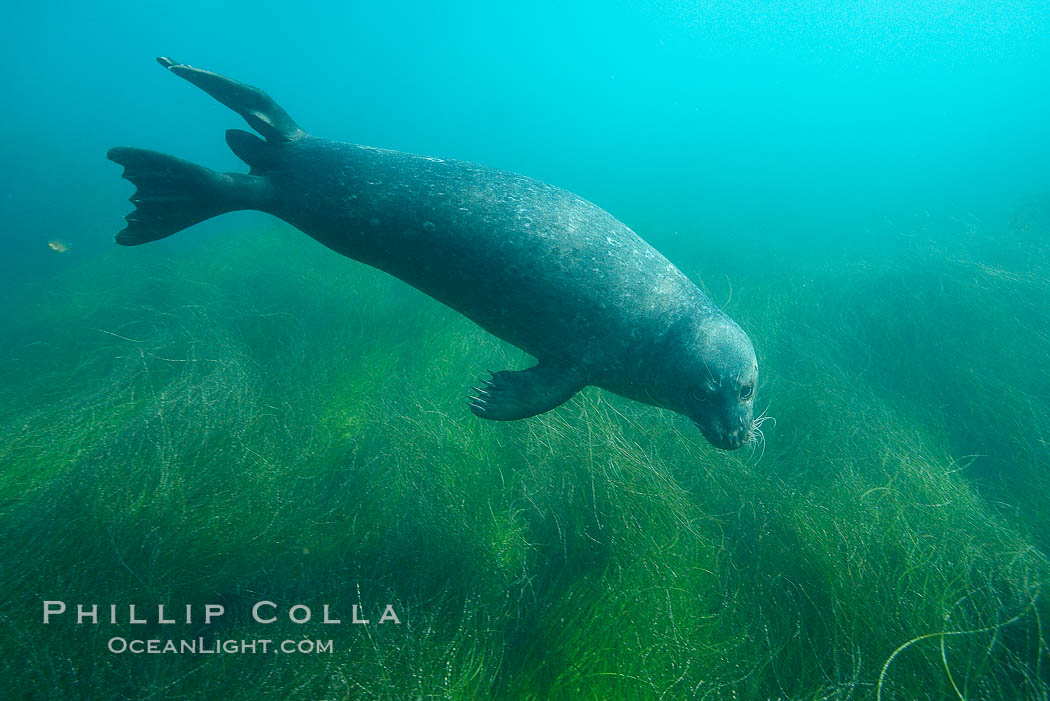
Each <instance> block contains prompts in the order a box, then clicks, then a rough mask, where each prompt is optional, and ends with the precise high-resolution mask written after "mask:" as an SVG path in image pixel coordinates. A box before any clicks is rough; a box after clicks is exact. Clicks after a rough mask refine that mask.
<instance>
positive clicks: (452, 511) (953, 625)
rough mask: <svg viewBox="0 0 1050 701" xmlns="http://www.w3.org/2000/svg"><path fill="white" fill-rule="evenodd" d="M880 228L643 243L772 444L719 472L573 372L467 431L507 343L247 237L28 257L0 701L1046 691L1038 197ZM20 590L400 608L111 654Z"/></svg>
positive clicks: (275, 235)
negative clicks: (801, 251) (697, 296)
mask: <svg viewBox="0 0 1050 701" xmlns="http://www.w3.org/2000/svg"><path fill="white" fill-rule="evenodd" d="M992 228H993V229H994V227H992ZM638 229H639V230H640V231H641V230H644V223H642V224H640V225H638ZM903 234H908V235H903ZM903 234H902V235H901V236H900V237H899V241H897V243H896V244H895V245H894V246H891V247H888V249H887V250H886V251H884V252H883V253H882V254H881V255H880V256H872V257H868V258H864V259H860V258H857V257H853V258H843V259H842V260H839V261H833V260H830V259H821V260H813V261H811V262H810V263H809V264H806V263H800V262H798V261H794V262H792V263H790V264H789V263H788V262H783V263H778V262H776V261H775V260H772V259H771V258H769V257H766V258H762V257H761V256H760V255H757V254H755V253H750V254H746V255H742V254H741V253H740V252H739V251H737V252H735V254H731V253H728V252H721V251H719V250H718V249H717V246H716V244H714V243H712V244H711V245H710V246H706V248H707V250H708V253H709V257H705V258H704V259H697V260H683V259H682V257H681V256H678V257H677V258H676V260H675V262H676V263H678V264H679V266H680V267H681V268H682V269H683V270H685V271H687V272H692V271H696V272H698V273H700V275H701V276H702V278H703V279H704V280H705V281H707V282H709V288H710V290H711V293H712V295H713V297H714V298H715V299H716V300H726V301H727V302H728V308H729V311H730V312H731V313H732V315H733V316H734V318H736V319H738V320H739V321H740V322H741V325H742V326H743V327H744V328H745V329H746V330H747V331H748V333H749V334H750V335H751V337H752V338H753V339H754V342H755V346H756V348H757V349H758V351H759V354H760V359H759V362H760V364H761V367H762V369H763V379H762V383H761V386H760V388H759V390H758V407H756V409H761V408H765V407H766V406H767V405H768V413H769V414H770V415H772V416H774V417H775V422H774V421H773V420H770V421H767V422H766V423H765V425H764V426H763V430H764V432H765V438H766V440H765V442H764V444H763V445H756V446H755V450H753V451H749V450H748V449H746V448H745V449H743V450H740V451H736V452H733V453H727V452H722V451H717V450H715V449H713V448H711V447H710V446H709V445H708V444H707V442H706V441H705V440H703V438H702V437H701V436H700V435H699V434H698V433H697V431H696V429H695V428H694V427H693V426H692V425H691V424H690V423H689V421H688V420H685V419H680V418H676V417H675V416H673V415H672V414H670V413H669V412H662V411H660V410H657V409H653V408H651V407H645V406H642V405H639V404H637V403H633V402H630V401H627V400H621V399H619V398H617V397H615V396H613V395H611V394H607V393H602V392H601V391H599V390H595V389H593V388H589V389H587V390H585V391H584V392H583V393H582V394H581V395H580V396H579V397H577V398H575V399H573V400H572V401H570V402H569V403H568V404H566V405H564V406H562V407H560V408H558V409H557V410H554V411H552V412H550V413H548V414H544V415H542V416H539V417H535V418H532V419H528V420H525V421H521V422H516V423H509V424H494V423H490V422H485V421H481V420H478V419H476V418H474V417H473V416H471V415H470V413H469V412H468V411H467V409H466V407H465V405H464V398H465V392H466V390H467V389H468V388H469V385H470V382H471V380H472V379H473V378H475V377H477V376H478V375H479V374H481V372H482V371H484V370H485V369H488V368H500V367H514V366H520V365H521V364H522V363H523V362H524V361H525V357H524V356H523V355H522V354H521V353H519V352H518V351H516V350H514V349H513V348H510V347H509V346H506V345H504V344H502V343H500V342H499V341H497V340H495V339H493V338H492V337H490V336H487V335H486V334H485V333H484V332H482V331H480V330H479V329H478V328H476V327H475V326H473V325H472V324H471V323H470V322H469V321H467V320H465V319H463V318H462V317H460V316H458V315H457V314H455V313H454V312H452V311H450V310H448V309H445V308H444V307H442V306H440V305H438V304H437V303H434V302H433V301H431V300H429V299H428V298H426V297H424V296H423V295H422V294H421V293H418V292H416V291H415V290H412V289H411V288H408V287H407V286H405V285H403V284H401V283H399V282H397V281H396V280H393V279H391V278H388V277H385V276H384V275H382V274H381V273H378V272H376V271H374V270H371V269H368V268H366V267H365V266H362V265H358V264H354V263H351V262H348V261H346V260H345V259H342V258H340V257H338V256H335V255H332V254H330V253H328V252H326V251H324V250H323V249H321V248H320V247H319V246H314V245H312V244H309V243H308V242H306V241H304V239H303V237H302V235H301V234H299V233H297V232H295V231H292V230H290V229H288V228H285V227H283V226H275V227H274V228H272V229H270V230H268V231H243V232H239V233H238V232H229V233H228V234H227V235H225V236H224V237H223V238H222V239H215V240H208V241H205V240H200V241H198V242H196V243H195V244H194V245H193V246H188V247H186V248H185V249H183V250H179V251H178V252H177V253H173V249H172V248H170V247H166V246H164V245H158V246H156V247H150V248H143V249H135V250H134V251H133V252H131V253H129V252H128V251H125V250H114V251H112V252H110V253H106V254H105V255H101V256H95V257H84V258H76V257H74V256H65V257H64V258H63V260H64V261H67V262H68V263H69V265H68V267H67V269H66V271H65V275H64V276H63V277H62V278H61V279H60V280H58V281H56V279H53V278H52V279H47V280H40V281H37V282H35V283H31V284H29V285H26V286H21V287H19V288H17V289H10V290H6V291H5V292H4V293H3V294H4V295H7V296H9V297H10V298H9V299H2V300H0V302H2V303H3V305H2V308H3V309H4V310H5V311H4V312H3V314H4V317H3V319H2V323H3V325H4V327H5V331H4V333H3V334H2V335H0V343H2V344H3V347H2V348H0V551H2V552H0V563H2V580H0V611H2V612H3V613H2V615H3V626H2V628H0V644H2V649H3V650H4V651H5V654H4V655H3V656H2V657H0V696H3V697H5V698H48V697H51V698H106V699H109V698H135V699H139V698H164V699H178V698H199V697H205V698H227V699H258V698H261V697H273V698H287V699H317V698H326V699H338V698H453V699H477V698H489V697H497V698H515V699H519V698H520V699H548V698H554V699H557V698H564V699H577V698H595V699H619V698H623V699H635V698H637V699H647V698H667V699H671V698H696V699H723V698H747V699H767V698H779V699H787V698H791V699H867V698H881V699H926V698H929V699H948V698H964V699H1007V698H1025V699H1037V698H1047V697H1050V672H1048V663H1050V660H1048V659H1046V657H1045V656H1046V655H1047V654H1048V652H1050V650H1048V649H1047V634H1045V633H1044V632H1043V630H1044V628H1043V621H1044V620H1047V621H1050V607H1048V603H1047V600H1048V594H1050V592H1048V591H1047V587H1048V585H1050V565H1048V562H1047V558H1046V553H1047V552H1048V549H1050V509H1047V503H1046V495H1047V494H1048V492H1050V446H1048V443H1047V439H1048V434H1047V426H1048V424H1050V360H1048V351H1050V245H1048V244H1047V243H1046V242H1047V241H1050V203H1048V202H1046V201H1043V202H1033V203H1030V205H1028V206H1026V207H1025V208H1023V209H1022V210H1021V211H1020V212H1019V214H1018V216H1017V218H1016V219H1015V220H1014V221H1013V222H1011V223H1010V224H1009V226H1008V227H1003V228H1002V230H1000V229H994V230H986V229H985V228H982V227H981V226H976V225H975V226H970V225H968V224H967V223H966V222H961V223H959V224H958V225H957V226H955V227H954V228H952V229H950V230H945V231H944V232H928V231H922V232H903ZM697 236H699V235H697ZM698 248H701V247H700V246H694V248H693V250H696V249H698ZM734 260H736V261H738V263H737V264H736V265H737V267H736V268H734V267H733V264H732V261H734ZM727 261H730V262H729V263H728V264H727ZM727 266H728V267H727ZM723 272H726V273H727V274H728V279H729V280H730V281H731V284H732V288H733V292H732V295H731V297H730V295H729V294H728V289H726V288H727V286H726V284H725V279H724V278H723ZM16 296H17V297H16ZM15 299H18V300H22V302H21V303H19V304H15V303H14V300H15ZM25 300H30V301H28V302H26V301H25ZM42 599H63V600H66V601H70V602H98V603H107V602H119V603H134V602H139V603H141V604H143V605H155V604H156V603H158V602H159V603H165V602H172V603H190V602H192V603H205V602H218V603H225V604H226V605H227V608H228V610H229V611H230V612H231V614H236V613H238V612H239V615H228V616H227V617H225V618H224V619H223V620H222V621H221V622H220V623H217V624H213V625H212V626H209V627H207V628H206V629H205V628H204V627H202V626H199V625H198V626H179V627H178V633H175V634H172V633H169V632H168V631H166V630H161V627H160V626H157V625H154V624H150V625H147V626H143V628H144V630H145V632H144V633H142V634H140V637H168V636H170V635H177V636H179V637H195V636H197V635H203V636H206V637H213V638H222V639H233V638H254V637H260V635H261V634H262V632H261V631H260V630H259V626H258V625H257V624H255V623H254V622H252V621H251V620H249V619H248V617H247V611H248V609H249V608H250V606H251V604H252V603H253V602H255V601H258V600H260V599H267V600H272V601H275V602H283V603H284V604H290V603H304V604H307V605H315V606H316V607H317V608H318V609H319V608H320V606H321V604H322V603H329V602H339V603H340V604H342V605H343V606H344V609H348V608H349V606H350V605H352V604H356V603H360V604H362V606H363V607H365V608H368V609H369V610H371V611H372V612H373V613H374V614H375V615H378V610H377V608H376V607H377V606H382V605H384V604H387V603H390V604H393V605H394V606H395V608H396V609H397V611H398V614H399V616H400V618H401V621H402V624H401V625H400V626H394V625H383V626H361V627H358V626H340V627H331V629H329V630H321V626H309V627H306V628H307V629H306V630H305V631H304V627H302V626H298V627H297V626H295V625H293V624H289V623H287V622H284V623H278V624H275V625H274V626H273V627H269V628H268V629H267V630H266V631H265V637H268V638H280V637H281V636H283V635H287V636H295V637H300V636H303V635H308V636H310V637H316V638H331V639H333V640H334V642H335V652H334V653H333V654H330V655H312V656H294V657H287V656H275V655H267V656H262V655H211V656H204V655H198V656H194V655H163V656H160V655H153V656H151V655H136V656H133V655H126V654H125V655H115V654H111V653H109V652H107V650H106V640H107V639H108V638H109V637H110V636H111V635H114V634H118V633H116V632H115V631H116V630H117V628H116V627H109V626H104V625H102V626H90V625H85V626H75V625H70V624H69V623H62V622H58V623H53V624H51V625H48V626H44V625H42V624H41V622H40V602H41V600H42ZM343 613H344V614H345V615H344V618H348V617H349V615H348V614H347V613H346V611H345V610H344V611H343ZM120 630H124V629H123V628H120Z"/></svg>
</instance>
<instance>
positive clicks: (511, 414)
mask: <svg viewBox="0 0 1050 701" xmlns="http://www.w3.org/2000/svg"><path fill="white" fill-rule="evenodd" d="M586 384H587V383H586V382H585V381H584V379H583V376H582V375H581V374H580V373H579V372H577V371H576V370H573V369H572V368H568V367H564V366H561V365H544V364H543V363H540V364H539V365H536V366H535V367H531V368H529V369H528V370H519V371H512V370H502V371H500V372H496V373H492V378H491V379H488V380H482V381H481V386H480V387H475V388H474V390H473V392H472V393H471V396H470V400H469V403H468V406H469V407H470V411H471V412H473V413H474V415H475V416H480V417H481V418H483V419H492V420H493V421H515V420H517V419H527V418H528V417H530V416H535V415H536V414H542V413H543V412H545V411H550V410H551V409H553V408H554V407H556V406H559V405H561V404H564V403H565V402H567V401H568V400H569V399H570V398H571V397H572V396H573V395H574V394H576V393H577V392H579V391H580V390H581V389H583V388H584V386H585V385H586Z"/></svg>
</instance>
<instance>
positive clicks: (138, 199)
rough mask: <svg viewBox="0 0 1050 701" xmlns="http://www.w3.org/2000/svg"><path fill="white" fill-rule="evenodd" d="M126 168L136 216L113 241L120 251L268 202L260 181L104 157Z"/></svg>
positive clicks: (130, 151) (138, 158)
mask: <svg viewBox="0 0 1050 701" xmlns="http://www.w3.org/2000/svg"><path fill="white" fill-rule="evenodd" d="M106 156H107V157H108V158H109V160H111V161H113V162H115V163H119V164H120V165H122V166H124V173H123V177H124V178H125V179H127V180H128V181H129V182H131V183H132V184H133V185H134V186H135V188H136V190H135V194H134V195H132V196H131V197H130V198H129V199H130V200H131V202H132V203H134V205H135V211H134V212H132V213H131V214H129V215H127V216H126V217H125V219H126V220H127V222H128V225H127V227H126V228H124V230H123V231H121V232H120V233H119V234H117V236H116V240H117V243H119V244H121V245H122V246H137V245H139V244H140V243H149V242H150V241H156V240H157V239H162V238H164V237H165V236H171V235H172V234H174V233H175V232H177V231H181V230H182V229H185V228H186V227H188V226H192V225H193V224H196V223H197V222H202V221H204V220H205V219H210V218H211V217H216V216H218V215H220V214H224V213H226V212H233V211H235V210H238V209H259V208H260V207H261V206H262V205H263V203H264V201H265V197H266V193H267V188H268V184H267V182H266V180H265V179H264V178H261V177H257V176H254V175H242V174H240V173H217V172H215V171H214V170H211V169H209V168H205V167H203V166H199V165H196V164H195V163H190V162H189V161H184V160H182V159H181V158H175V157H174V156H168V155H167V154H163V153H157V152H156V151H148V150H146V149H142V148H131V147H127V146H118V147H117V148H111V149H110V150H109V152H108V153H107V154H106Z"/></svg>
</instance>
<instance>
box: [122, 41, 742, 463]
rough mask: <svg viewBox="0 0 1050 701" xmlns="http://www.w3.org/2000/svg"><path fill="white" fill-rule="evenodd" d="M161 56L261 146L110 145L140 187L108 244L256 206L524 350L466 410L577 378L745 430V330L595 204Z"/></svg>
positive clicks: (570, 387) (713, 431) (492, 412)
mask: <svg viewBox="0 0 1050 701" xmlns="http://www.w3.org/2000/svg"><path fill="white" fill-rule="evenodd" d="M159 60H160V62H161V64H162V65H164V66H165V67H167V68H169V69H170V70H172V71H173V72H175V73H176V74H178V75H179V76H181V77H183V78H186V79H187V80H189V81H190V82H192V83H194V84H195V85H198V86H199V87H201V88H202V89H204V90H205V91H207V92H208V93H209V94H211V95H212V96H213V97H215V98H217V99H218V100H219V101H220V102H223V103H224V104H226V105H227V106H229V107H231V108H232V109H234V110H235V111H237V112H238V113H240V114H241V115H242V116H244V117H245V118H246V119H247V120H248V122H249V123H250V124H251V125H252V126H253V127H255V128H256V129H257V130H258V131H259V132H260V133H261V134H263V135H264V136H266V137H267V141H265V142H264V141H262V140H260V139H258V138H257V137H255V136H253V135H251V134H248V133H247V132H243V131H237V130H231V131H229V132H227V142H228V143H229V145H230V147H231V148H232V149H233V151H234V152H235V153H236V154H237V155H238V156H239V157H240V158H241V159H242V160H244V161H245V162H246V163H247V164H248V165H249V166H251V172H250V174H249V175H242V174H236V173H227V174H220V173H215V172H214V171H210V170H208V169H206V168H202V167H200V166H197V165H194V164H192V163H187V162H186V161H181V160H179V159H176V158H173V157H171V156H166V155H164V154H159V153H155V152H152V151H144V150H142V149H132V148H115V149H112V150H111V151H110V153H109V157H110V158H111V159H112V160H114V161H116V162H117V163H120V164H122V165H124V166H125V173H124V176H125V177H126V178H127V179H128V180H130V181H131V182H132V183H134V184H135V185H136V186H137V188H138V190H137V192H136V193H135V195H133V196H132V198H131V200H132V202H134V203H135V204H136V205H137V209H136V211H134V212H132V213H131V214H129V215H128V217H127V220H128V227H127V228H126V229H125V230H124V231H122V232H121V233H120V234H118V235H117V242H118V243H121V244H124V245H136V244H140V243H146V242H148V241H153V240H156V239H158V238H163V237H165V236H168V235H170V234H172V233H175V232H176V231H179V230H180V229H182V228H185V227H186V226H189V225H191V224H194V223H196V222H198V221H202V220H203V219H207V218H209V217H212V216H216V215H217V214H221V213H223V212H227V211H233V210H237V209H257V210H261V211H264V212H268V213H270V214H273V215H275V216H277V217H280V218H281V219H284V220H285V221H287V222H289V223H290V224H292V225H293V226H295V227H296V228H298V229H300V230H302V231H303V232H305V233H307V234H309V235H310V236H312V237H313V238H315V239H317V240H318V241H320V242H321V243H323V244H324V245H326V246H328V247H329V248H331V249H333V250H335V251H337V252H339V253H342V254H343V255H345V256H348V257H350V258H353V259H355V260H358V261H361V262H363V263H367V264H368V265H372V266H374V267H376V268H379V269H381V270H384V271H386V272H388V273H390V274H391V275H394V276H396V277H398V278H400V279H401V280H404V281H405V282H407V283H408V284H410V285H412V286H413V287H416V288H418V289H419V290H421V291H423V292H425V293H426V294H428V295H430V296H431V297H434V298H435V299H437V300H440V301H441V302H443V303H445V304H447V305H448V306H450V307H452V308H453V309H455V310H457V311H459V312H461V313H462V314H464V315H466V316H467V317H469V318H470V319H472V320H473V321H475V322H476V323H478V324H479V325H480V326H482V327H483V328H485V329H486V330H488V331H489V332H491V333H492V334H494V335H496V336H498V337H500V338H502V339H504V340H506V341H508V342H510V343H512V344H514V345H516V346H518V347H519V348H521V349H523V350H525V351H526V352H528V353H529V354H531V355H533V356H535V357H536V358H537V359H538V360H539V363H538V364H537V365H536V366H535V367H533V368H530V369H528V370H524V371H517V372H515V371H502V372H498V373H495V374H494V375H493V376H492V378H491V379H489V380H484V381H483V384H482V386H481V387H479V388H477V389H476V390H475V392H474V393H473V395H472V396H471V398H470V408H471V410H472V411H473V412H474V413H475V414H477V415H478V416H482V417H484V418H490V419H497V420H512V419H520V418H525V417H528V416H533V415H535V414H538V413H542V412H544V411H547V410H549V409H552V408H554V407H556V406H558V405H559V404H561V403H562V402H564V401H566V400H567V399H569V398H570V397H572V396H573V395H574V394H575V393H576V392H577V391H579V390H580V389H581V388H582V387H584V386H586V385H588V384H592V385H597V386H600V387H603V388H605V389H608V390H611V391H613V392H616V393H618V394H621V395H624V396H627V397H630V398H632V399H637V400H640V401H644V402H647V403H650V404H655V405H658V406H663V407H667V408H669V409H672V410H675V411H678V412H680V413H683V414H686V415H688V416H690V417H691V418H693V419H694V421H696V422H697V424H698V425H699V426H700V428H701V430H702V431H703V432H704V434H705V435H706V436H707V437H708V439H709V440H711V442H712V443H714V444H715V445H718V446H720V447H726V448H736V447H738V446H739V445H741V444H742V443H743V442H746V441H747V440H748V439H749V438H750V436H751V428H752V406H753V401H754V384H755V381H756V380H757V363H756V362H755V356H754V351H753V349H752V347H751V343H750V341H749V340H748V339H747V336H746V335H745V334H744V332H743V331H742V330H740V328H739V327H738V326H737V325H736V324H735V323H733V322H732V321H731V320H730V319H729V318H728V317H727V316H725V315H724V314H723V313H722V312H721V311H719V310H718V309H717V308H716V307H715V306H714V305H713V304H712V303H711V302H710V300H709V299H708V298H707V297H706V295H704V294H703V292H701V290H700V289H699V288H698V287H697V286H696V285H695V284H693V283H692V282H691V281H689V280H688V278H686V277H685V276H684V275H683V274H682V273H681V272H680V271H679V270H678V269H677V268H675V267H674V266H673V265H672V264H671V263H670V262H669V261H668V260H667V259H666V258H664V257H663V256H662V255H661V254H660V253H658V252H657V251H656V250H655V249H653V248H652V247H651V246H650V245H649V244H647V243H646V242H645V241H643V240H642V239H641V238H640V237H639V236H638V235H637V234H635V233H634V232H633V231H631V230H630V229H629V228H628V227H627V226H625V225H624V224H622V223H621V222H619V221H618V220H616V219H615V218H614V217H612V216H611V215H610V214H608V213H607V212H605V211H604V210H602V209H600V208H599V207H597V206H595V205H594V204H591V203H590V202H587V201H586V200H583V199H581V198H580V197H577V196H576V195H574V194H572V193H571V192H567V191H566V190H563V189H561V188H558V187H554V186H552V185H548V184H546V183H543V182H540V181H537V180H534V179H532V178H528V177H525V176H521V175H516V174H513V173H507V172H504V171H499V170H495V169H492V168H486V167H484V166H479V165H476V164H472V163H466V162H462V161H455V160H445V159H439V158H428V157H425V156H416V155H412V154H406V153H401V152H397V151H389V150H384V149H376V148H371V147H365V146H357V145H353V144H348V143H342V142H336V141H329V140H326V139H320V138H317V137H314V136H310V135H308V134H306V133H305V132H303V131H302V130H301V129H299V127H298V126H297V125H296V124H295V123H294V122H293V121H292V120H291V118H290V117H289V116H288V115H287V114H286V113H285V112H284V111H283V110H282V109H281V108H280V107H279V106H277V105H276V103H274V102H273V101H272V100H271V99H270V98H269V97H268V96H267V95H266V94H265V93H262V92H261V91H259V90H258V89H256V88H252V87H249V86H246V85H242V84H240V83H236V82H234V81H232V80H229V79H227V78H224V77H222V76H219V75H217V74H214V73H210V72H208V71H202V70H200V69H196V68H191V67H189V66H183V65H178V64H175V63H174V62H172V61H170V60H168V59H159Z"/></svg>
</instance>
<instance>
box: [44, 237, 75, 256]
mask: <svg viewBox="0 0 1050 701" xmlns="http://www.w3.org/2000/svg"><path fill="white" fill-rule="evenodd" d="M47 247H48V248H50V249H51V250H52V251H54V252H55V253H69V248H70V246H69V242H68V241H63V240H62V239H55V240H54V241H48V242H47Z"/></svg>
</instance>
